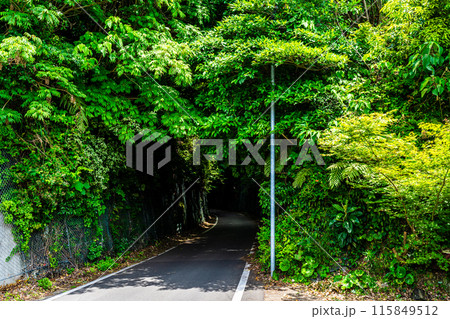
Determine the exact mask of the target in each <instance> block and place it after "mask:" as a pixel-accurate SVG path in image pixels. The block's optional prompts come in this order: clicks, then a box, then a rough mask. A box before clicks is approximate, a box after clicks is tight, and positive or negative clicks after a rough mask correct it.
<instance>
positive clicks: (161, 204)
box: [0, 153, 207, 285]
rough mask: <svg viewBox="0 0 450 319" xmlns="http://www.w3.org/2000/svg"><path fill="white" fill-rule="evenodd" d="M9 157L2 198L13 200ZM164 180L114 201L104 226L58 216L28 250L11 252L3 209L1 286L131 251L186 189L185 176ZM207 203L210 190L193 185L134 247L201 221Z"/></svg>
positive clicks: (0, 184)
mask: <svg viewBox="0 0 450 319" xmlns="http://www.w3.org/2000/svg"><path fill="white" fill-rule="evenodd" d="M3 157H5V158H7V159H8V160H9V162H8V163H4V164H2V165H0V202H1V201H5V200H11V199H12V196H13V190H14V185H13V183H12V182H11V179H10V178H9V177H8V169H9V167H10V166H11V163H12V161H11V158H10V157H8V156H7V155H6V154H4V153H3ZM0 163H1V162H0ZM161 179H162V180H164V181H166V182H167V183H166V184H164V185H159V186H158V185H157V184H158V183H155V181H154V180H152V181H150V182H149V181H145V182H147V183H149V185H150V184H151V185H152V188H151V189H147V190H145V191H144V190H139V191H136V190H134V191H131V190H130V194H129V195H128V196H127V197H129V198H128V200H126V202H125V203H124V202H120V203H115V202H114V201H110V202H109V203H108V205H107V207H108V208H107V209H106V212H105V213H104V214H103V215H101V216H100V217H99V220H98V228H97V227H96V226H93V227H86V226H85V224H84V220H83V218H82V217H73V216H67V215H60V216H57V217H56V218H54V219H53V220H52V222H51V223H50V224H48V225H47V226H46V227H45V229H44V230H41V231H39V232H35V233H33V234H32V236H31V238H30V242H29V249H28V251H27V252H26V253H23V252H19V253H16V254H14V255H11V252H12V251H13V249H14V247H15V246H16V243H15V241H14V238H13V233H12V226H11V225H10V224H6V223H4V219H3V217H4V216H3V213H2V212H1V211H0V285H4V284H8V283H11V282H14V281H15V280H16V279H17V278H18V277H20V276H23V275H27V276H33V277H40V276H43V275H46V274H47V273H48V272H49V271H51V272H58V270H61V269H66V268H76V267H78V266H80V265H83V264H84V263H85V262H87V261H90V260H94V259H96V258H99V257H100V256H102V255H105V254H108V253H112V252H115V253H120V252H123V251H125V250H126V249H128V248H129V247H130V245H131V244H133V243H134V241H135V240H136V239H137V238H139V237H140V235H141V234H142V233H143V232H144V231H145V230H146V229H147V228H148V227H149V226H150V225H153V223H154V221H155V220H156V219H157V218H158V217H159V216H160V214H161V213H162V212H164V211H165V209H167V207H169V206H171V204H172V203H173V202H174V200H175V199H176V198H177V197H178V196H179V194H181V193H184V191H185V189H186V185H185V182H184V179H183V178H181V179H180V180H178V181H175V180H170V181H167V179H165V178H164V177H163V178H161ZM206 204H207V203H206V194H205V193H204V192H202V191H201V190H200V189H197V190H195V189H192V190H191V191H190V192H188V193H187V194H186V195H185V196H183V198H182V199H181V200H180V201H179V202H178V203H177V205H174V206H173V208H172V209H171V210H170V212H167V214H165V215H164V217H163V218H161V220H159V221H158V223H156V224H155V225H154V226H152V227H151V229H150V230H149V231H148V232H146V233H145V234H144V235H143V236H141V237H140V240H139V242H137V243H135V245H134V246H133V249H137V248H140V247H144V246H146V245H148V244H150V243H152V242H155V241H156V240H159V239H160V238H161V237H162V236H165V235H168V234H173V233H176V232H180V231H182V230H183V229H184V228H185V227H186V226H187V227H189V226H192V225H193V224H195V223H198V222H199V221H201V220H202V218H203V217H204V216H205V215H207V209H206ZM7 260H8V261H7Z"/></svg>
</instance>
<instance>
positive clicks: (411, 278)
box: [405, 274, 414, 285]
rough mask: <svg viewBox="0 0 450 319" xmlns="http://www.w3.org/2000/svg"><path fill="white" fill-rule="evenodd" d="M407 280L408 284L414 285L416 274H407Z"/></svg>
mask: <svg viewBox="0 0 450 319" xmlns="http://www.w3.org/2000/svg"><path fill="white" fill-rule="evenodd" d="M405 282H406V283H407V284H408V285H412V284H413V283H414V276H413V275H412V274H407V275H406V277H405Z"/></svg>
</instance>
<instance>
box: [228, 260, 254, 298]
mask: <svg viewBox="0 0 450 319" xmlns="http://www.w3.org/2000/svg"><path fill="white" fill-rule="evenodd" d="M249 268H250V265H249V263H245V268H244V271H243V272H242V276H241V280H240V281H239V284H238V286H237V288H236V291H235V293H234V296H233V299H232V300H231V301H241V300H242V296H243V295H244V290H245V286H246V285H247V280H248V276H249V275H250V269H249Z"/></svg>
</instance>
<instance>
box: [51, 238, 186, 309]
mask: <svg viewBox="0 0 450 319" xmlns="http://www.w3.org/2000/svg"><path fill="white" fill-rule="evenodd" d="M178 246H179V245H178ZM178 246H175V247H172V248H169V249H167V250H166V251H164V252H162V253H161V254H159V255H156V256H153V257H151V258H149V259H146V260H143V261H141V262H138V263H137V264H134V265H131V266H128V267H126V268H123V269H121V270H119V271H116V272H113V273H112V274H109V275H106V276H104V277H101V278H98V279H95V280H94V281H90V282H88V283H87V284H84V285H83V286H80V287H77V288H74V289H71V290H68V291H66V292H63V293H61V294H59V295H56V296H53V297H51V298H48V299H44V300H43V301H53V300H55V299H58V298H61V297H64V296H66V295H68V294H71V293H73V292H75V291H78V290H81V289H83V288H85V287H89V286H92V285H93V284H95V283H97V282H99V281H101V280H103V279H106V278H109V277H112V276H114V275H117V274H120V273H121V272H123V271H125V270H128V269H130V268H132V267H135V266H137V265H140V264H142V263H143V262H146V261H149V260H152V259H153V258H156V257H159V256H161V255H163V254H165V253H167V252H169V251H171V250H172V249H175V248H177V247H178Z"/></svg>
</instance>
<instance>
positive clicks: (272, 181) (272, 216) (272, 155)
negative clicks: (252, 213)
mask: <svg viewBox="0 0 450 319" xmlns="http://www.w3.org/2000/svg"><path fill="white" fill-rule="evenodd" d="M270 73H271V77H272V88H273V89H274V88H275V67H274V65H273V64H272V65H271V68H270ZM270 130H271V131H272V133H271V134H270V276H273V272H274V271H275V133H273V131H274V130H275V100H272V102H271V103H270Z"/></svg>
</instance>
